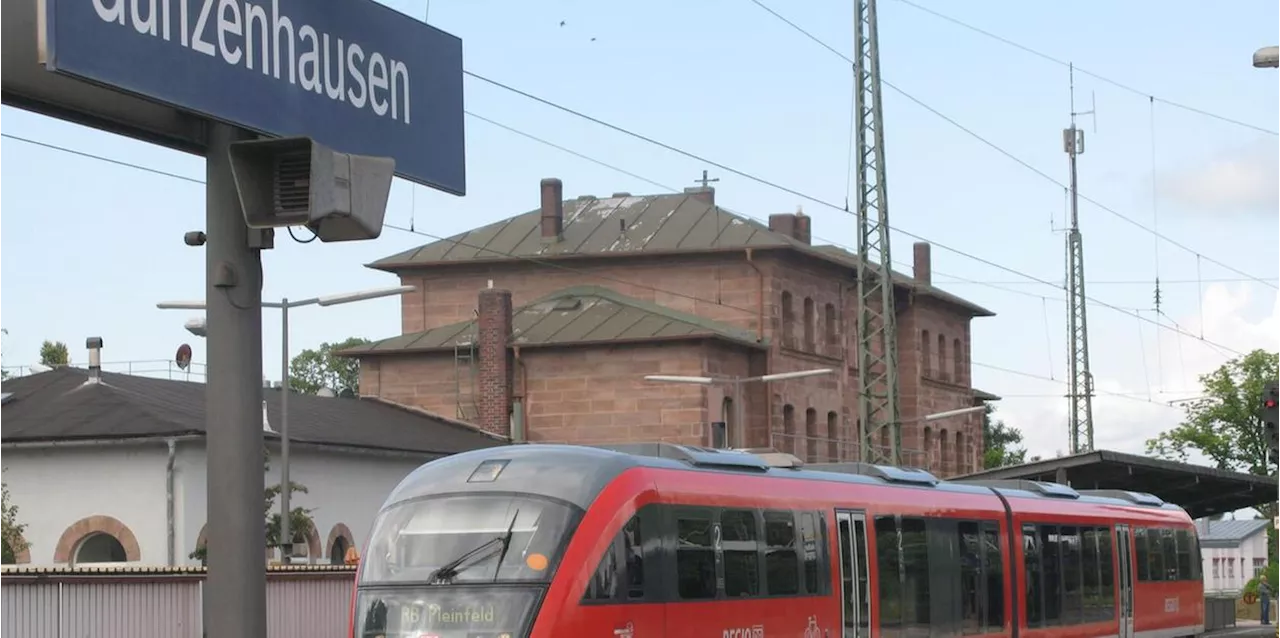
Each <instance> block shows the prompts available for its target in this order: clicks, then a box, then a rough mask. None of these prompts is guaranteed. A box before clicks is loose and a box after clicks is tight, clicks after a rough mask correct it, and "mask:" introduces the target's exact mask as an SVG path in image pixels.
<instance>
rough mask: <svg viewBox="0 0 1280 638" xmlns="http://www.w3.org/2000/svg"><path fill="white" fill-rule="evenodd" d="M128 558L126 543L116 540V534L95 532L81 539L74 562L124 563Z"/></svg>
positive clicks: (78, 563)
mask: <svg viewBox="0 0 1280 638" xmlns="http://www.w3.org/2000/svg"><path fill="white" fill-rule="evenodd" d="M128 560H129V559H128V557H127V556H126V555H125V551H124V545H122V544H121V543H120V541H118V540H116V537H115V536H112V535H110V534H105V533H102V532H95V533H93V534H89V535H88V536H86V537H84V540H82V541H80V544H79V545H77V546H76V552H75V558H74V559H73V560H72V564H75V565H80V564H85V563H123V562H126V561H128Z"/></svg>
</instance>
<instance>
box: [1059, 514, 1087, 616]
mask: <svg viewBox="0 0 1280 638" xmlns="http://www.w3.org/2000/svg"><path fill="white" fill-rule="evenodd" d="M1058 541H1059V543H1058V546H1059V548H1060V550H1061V552H1062V624H1064V625H1078V624H1080V622H1081V621H1082V616H1083V610H1084V595H1083V592H1082V591H1081V585H1082V582H1083V579H1082V576H1081V572H1082V568H1083V567H1084V565H1083V564H1082V563H1083V561H1082V554H1081V551H1080V528H1078V527H1072V526H1063V527H1062V528H1061V529H1060V530H1059V532H1058Z"/></svg>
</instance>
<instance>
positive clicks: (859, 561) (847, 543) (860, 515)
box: [836, 510, 871, 638]
mask: <svg viewBox="0 0 1280 638" xmlns="http://www.w3.org/2000/svg"><path fill="white" fill-rule="evenodd" d="M836 522H837V524H838V525H839V535H840V600H841V601H842V607H843V608H844V634H843V635H844V638H870V636H871V583H870V580H869V578H868V576H867V569H868V568H867V515H866V513H864V512H862V511H853V510H841V511H837V512H836Z"/></svg>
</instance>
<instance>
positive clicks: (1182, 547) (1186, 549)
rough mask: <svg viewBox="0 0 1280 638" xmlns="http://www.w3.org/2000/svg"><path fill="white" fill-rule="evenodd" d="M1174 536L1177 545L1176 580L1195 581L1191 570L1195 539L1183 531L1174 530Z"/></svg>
mask: <svg viewBox="0 0 1280 638" xmlns="http://www.w3.org/2000/svg"><path fill="white" fill-rule="evenodd" d="M1174 535H1175V536H1176V537H1177V543H1178V580H1195V570H1193V569H1192V568H1191V565H1192V554H1194V553H1195V539H1194V538H1193V537H1192V536H1191V532H1188V531H1187V530H1185V529H1179V530H1175V531H1174Z"/></svg>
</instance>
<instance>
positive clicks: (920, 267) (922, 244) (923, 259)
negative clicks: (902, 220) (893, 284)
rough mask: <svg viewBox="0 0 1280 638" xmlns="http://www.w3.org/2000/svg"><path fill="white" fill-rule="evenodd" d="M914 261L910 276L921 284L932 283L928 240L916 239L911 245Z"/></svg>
mask: <svg viewBox="0 0 1280 638" xmlns="http://www.w3.org/2000/svg"><path fill="white" fill-rule="evenodd" d="M913 248H914V251H915V255H914V256H915V261H914V263H912V270H911V276H912V277H914V278H915V280H916V281H918V282H920V283H922V284H932V283H933V264H932V262H931V260H930V258H929V253H930V247H929V242H926V241H918V242H916V243H915V245H914V246H913Z"/></svg>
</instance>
